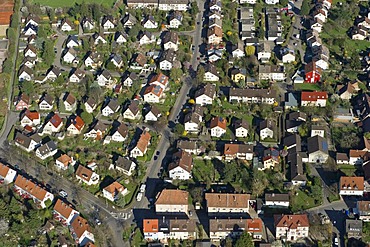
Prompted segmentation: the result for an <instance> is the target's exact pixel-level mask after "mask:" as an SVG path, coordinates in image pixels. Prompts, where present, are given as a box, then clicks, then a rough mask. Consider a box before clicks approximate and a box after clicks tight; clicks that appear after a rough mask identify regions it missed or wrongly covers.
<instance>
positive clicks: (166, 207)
mask: <svg viewBox="0 0 370 247" xmlns="http://www.w3.org/2000/svg"><path fill="white" fill-rule="evenodd" d="M188 211H189V205H188V204H177V205H176V204H158V203H156V204H155V212H156V213H166V212H167V213H168V212H170V213H180V212H182V213H186V214H187V213H188Z"/></svg>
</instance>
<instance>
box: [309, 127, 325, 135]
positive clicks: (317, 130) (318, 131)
mask: <svg viewBox="0 0 370 247" xmlns="http://www.w3.org/2000/svg"><path fill="white" fill-rule="evenodd" d="M327 131H328V129H327V128H326V127H325V126H320V125H312V126H311V137H313V136H316V135H317V136H321V137H325V132H327Z"/></svg>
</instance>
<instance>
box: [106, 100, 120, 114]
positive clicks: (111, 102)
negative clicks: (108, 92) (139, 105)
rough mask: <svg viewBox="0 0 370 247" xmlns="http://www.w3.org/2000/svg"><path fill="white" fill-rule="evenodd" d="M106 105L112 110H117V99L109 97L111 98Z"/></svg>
mask: <svg viewBox="0 0 370 247" xmlns="http://www.w3.org/2000/svg"><path fill="white" fill-rule="evenodd" d="M106 107H109V108H110V109H112V111H114V112H115V111H117V110H118V109H119V103H118V100H117V99H111V100H109V103H108V104H107V106H106Z"/></svg>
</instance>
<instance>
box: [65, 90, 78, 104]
mask: <svg viewBox="0 0 370 247" xmlns="http://www.w3.org/2000/svg"><path fill="white" fill-rule="evenodd" d="M63 101H66V102H67V103H68V104H70V105H73V104H74V103H76V98H75V96H73V95H72V94H71V93H65V94H64V97H63Z"/></svg>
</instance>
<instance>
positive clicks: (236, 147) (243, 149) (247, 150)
mask: <svg viewBox="0 0 370 247" xmlns="http://www.w3.org/2000/svg"><path fill="white" fill-rule="evenodd" d="M224 156H225V160H226V161H230V160H235V159H240V160H253V156H254V152H253V145H249V144H236V143H226V144H225V146H224Z"/></svg>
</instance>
